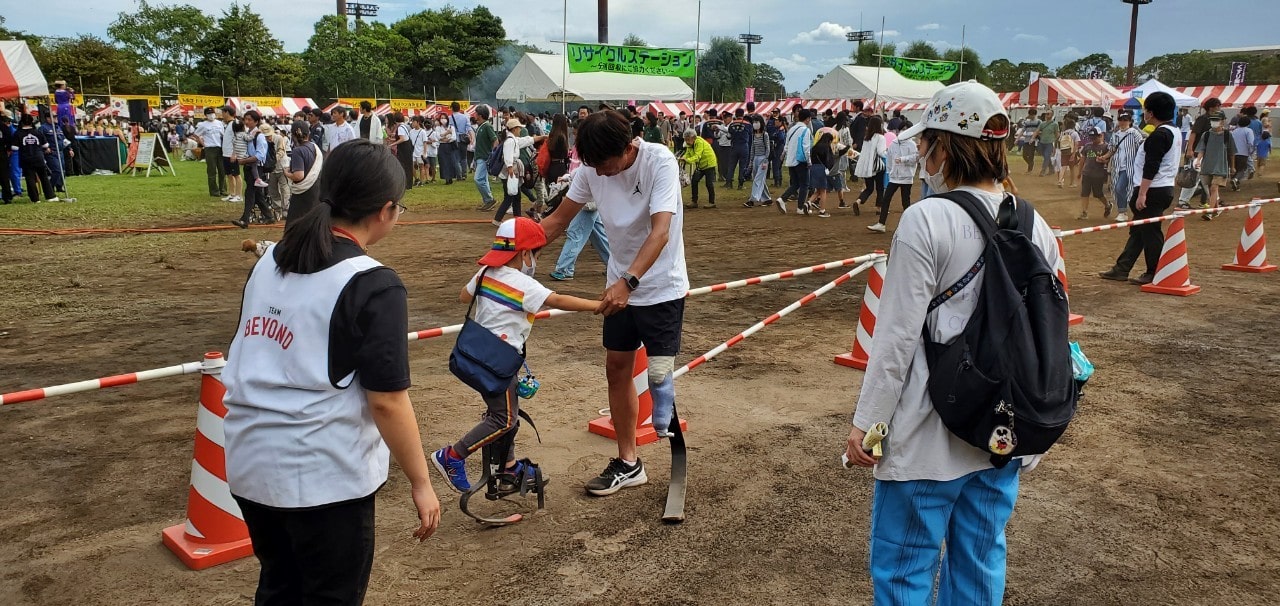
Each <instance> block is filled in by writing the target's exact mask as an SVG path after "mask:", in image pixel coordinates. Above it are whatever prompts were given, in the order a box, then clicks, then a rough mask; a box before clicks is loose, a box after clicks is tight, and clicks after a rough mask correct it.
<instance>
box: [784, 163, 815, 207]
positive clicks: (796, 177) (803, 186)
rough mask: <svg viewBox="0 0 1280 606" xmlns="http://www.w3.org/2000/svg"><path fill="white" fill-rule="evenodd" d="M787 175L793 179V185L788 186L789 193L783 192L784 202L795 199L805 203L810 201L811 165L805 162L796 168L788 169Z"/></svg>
mask: <svg viewBox="0 0 1280 606" xmlns="http://www.w3.org/2000/svg"><path fill="white" fill-rule="evenodd" d="M787 174H788V175H790V177H791V185H788V186H787V191H784V192H782V199H783V200H791V199H793V196H794V199H795V200H796V201H799V202H804V201H806V200H808V199H809V163H808V162H804V163H801V164H797V165H795V166H788V167H787Z"/></svg>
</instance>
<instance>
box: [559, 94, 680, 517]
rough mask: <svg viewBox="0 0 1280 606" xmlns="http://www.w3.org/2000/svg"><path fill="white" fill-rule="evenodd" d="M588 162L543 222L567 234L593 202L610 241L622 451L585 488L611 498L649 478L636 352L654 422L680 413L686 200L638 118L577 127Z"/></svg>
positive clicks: (607, 303)
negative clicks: (637, 125) (639, 441)
mask: <svg viewBox="0 0 1280 606" xmlns="http://www.w3.org/2000/svg"><path fill="white" fill-rule="evenodd" d="M575 147H576V149H577V151H578V156H579V158H581V159H582V163H583V165H582V167H581V168H579V169H578V170H577V171H575V172H574V176H573V183H572V185H570V186H569V192H568V194H566V196H565V203H562V204H561V205H560V206H559V208H557V209H556V212H555V213H553V214H552V215H551V216H549V217H547V218H545V219H543V222H542V226H543V229H545V230H546V233H547V241H548V243H549V242H552V241H554V240H555V239H556V238H558V237H560V235H561V234H563V233H564V231H565V229H566V227H568V225H569V222H570V221H572V220H573V218H574V216H576V215H577V214H578V213H579V212H581V211H582V208H583V206H585V205H587V204H591V203H594V204H595V205H596V208H597V210H598V212H599V213H600V220H601V221H602V222H603V223H604V231H605V234H606V235H607V236H608V237H609V264H608V265H609V271H608V281H607V288H606V289H605V291H604V295H603V297H602V299H603V304H602V307H601V313H603V314H604V315H605V316H606V317H605V320H604V347H605V350H606V354H605V373H606V376H607V378H608V381H609V412H610V414H611V415H612V418H613V425H614V428H615V429H616V430H617V432H618V457H617V458H615V459H613V460H612V461H610V462H609V465H608V467H606V468H605V470H604V472H602V473H601V474H600V476H599V477H596V478H593V479H592V480H590V481H589V482H587V492H589V493H591V494H593V495H596V496H604V495H610V494H613V493H615V492H617V491H619V490H621V489H623V488H626V487H629V486H638V485H640V484H644V483H646V482H648V481H649V479H648V476H647V475H646V474H645V471H644V464H643V463H642V462H641V461H640V458H639V457H638V456H637V455H636V430H635V428H636V416H637V414H638V406H639V405H638V402H637V400H636V390H635V383H634V382H633V380H632V376H631V373H632V370H633V368H634V365H635V356H636V350H637V349H639V347H640V346H641V345H644V346H645V349H646V352H647V354H648V357H649V371H648V383H649V393H650V394H651V396H652V398H653V426H654V429H655V430H657V431H658V432H659V435H666V434H667V430H668V429H669V428H670V425H671V423H672V419H673V417H674V415H675V386H674V383H673V382H672V372H673V371H674V367H675V356H676V354H677V353H679V351H680V335H681V331H682V325H683V321H684V297H685V293H687V292H688V290H689V276H688V274H687V272H686V270H685V260H684V236H683V227H684V214H683V209H684V203H683V202H682V200H681V195H680V169H679V168H678V166H677V164H676V158H675V156H674V155H673V154H672V153H671V150H669V149H667V147H666V146H664V145H660V144H657V143H646V142H644V141H642V140H640V139H639V138H634V139H633V138H632V136H631V124H630V122H629V121H628V120H627V118H626V117H625V116H623V115H622V114H620V113H618V112H616V111H612V110H610V111H602V112H597V113H594V114H591V115H589V116H587V117H586V118H583V119H582V120H581V121H579V123H578V135H577V140H576V142H575Z"/></svg>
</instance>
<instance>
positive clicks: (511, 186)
mask: <svg viewBox="0 0 1280 606" xmlns="http://www.w3.org/2000/svg"><path fill="white" fill-rule="evenodd" d="M506 127H507V130H506V132H504V133H503V135H502V141H501V142H500V143H499V145H501V146H502V172H501V173H500V174H499V175H498V176H499V177H500V178H501V179H502V181H503V183H505V184H506V189H505V190H504V192H503V193H504V195H503V196H502V204H499V205H498V212H497V213H496V214H494V216H493V224H494V225H502V219H503V217H505V216H506V215H507V209H511V211H512V212H514V213H515V216H517V217H519V216H520V182H521V181H523V180H524V179H525V165H524V161H523V160H521V159H520V150H522V149H524V148H526V147H533V144H534V143H537V142H539V141H541V140H543V139H546V138H547V137H546V135H538V136H536V137H521V136H520V130H521V129H523V128H524V124H523V123H521V122H520V120H519V119H517V118H508V119H507V124H506Z"/></svg>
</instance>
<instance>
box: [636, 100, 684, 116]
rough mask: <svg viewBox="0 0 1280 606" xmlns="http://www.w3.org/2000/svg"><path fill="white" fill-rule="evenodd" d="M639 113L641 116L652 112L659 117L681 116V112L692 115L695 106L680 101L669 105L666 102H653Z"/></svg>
mask: <svg viewBox="0 0 1280 606" xmlns="http://www.w3.org/2000/svg"><path fill="white" fill-rule="evenodd" d="M639 111H640V115H641V116H643V115H646V114H649V113H651V112H652V113H654V114H657V115H659V116H679V115H680V112H684V113H685V114H692V113H693V104H692V103H689V102H687V101H680V102H677V103H667V102H665V101H653V102H651V103H649V104H648V105H646V106H644V107H641V108H640V109H639Z"/></svg>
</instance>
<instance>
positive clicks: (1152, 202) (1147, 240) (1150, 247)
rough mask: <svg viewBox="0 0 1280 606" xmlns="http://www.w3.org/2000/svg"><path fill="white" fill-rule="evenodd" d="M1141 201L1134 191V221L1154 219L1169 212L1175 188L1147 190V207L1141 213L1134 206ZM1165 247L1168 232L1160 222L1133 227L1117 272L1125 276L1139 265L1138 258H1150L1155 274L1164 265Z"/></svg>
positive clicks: (1150, 270)
mask: <svg viewBox="0 0 1280 606" xmlns="http://www.w3.org/2000/svg"><path fill="white" fill-rule="evenodd" d="M1137 200H1138V189H1137V188H1134V190H1133V195H1132V196H1131V197H1130V198H1129V208H1130V210H1132V211H1133V218H1134V220H1138V219H1150V218H1152V217H1159V216H1160V215H1163V214H1164V211H1165V209H1167V208H1169V205H1170V204H1172V203H1173V188H1172V187H1152V188H1150V189H1148V190H1147V206H1146V208H1143V209H1141V210H1139V209H1138V207H1137V206H1134V203H1135V202H1137ZM1163 248H1164V231H1163V230H1162V229H1161V226H1160V224H1159V223H1147V224H1145V225H1133V226H1130V227H1129V240H1128V241H1127V242H1125V244H1124V250H1123V251H1121V252H1120V257H1119V258H1117V259H1116V267H1115V268H1116V269H1117V270H1120V272H1121V273H1125V274H1127V273H1129V270H1131V269H1133V264H1134V263H1137V262H1138V255H1140V254H1141V255H1145V256H1146V257H1147V273H1149V274H1151V275H1153V276H1154V275H1155V273H1156V267H1157V266H1158V265H1159V264H1160V252H1161V249H1163Z"/></svg>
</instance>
